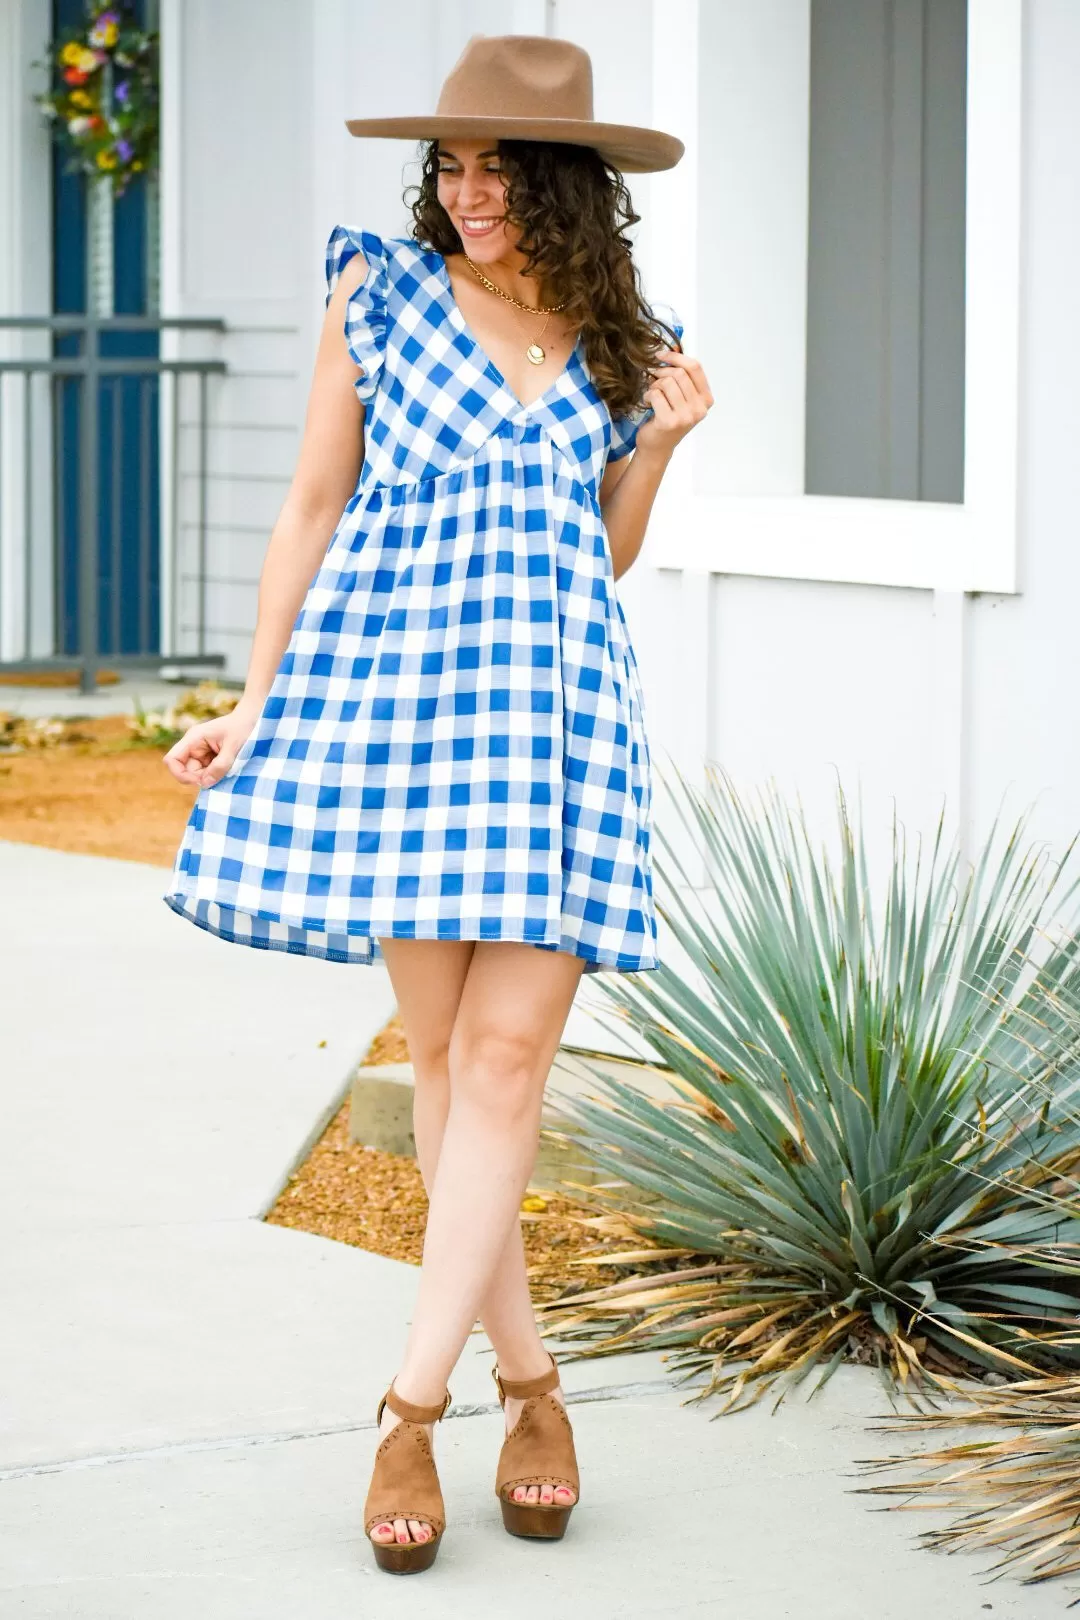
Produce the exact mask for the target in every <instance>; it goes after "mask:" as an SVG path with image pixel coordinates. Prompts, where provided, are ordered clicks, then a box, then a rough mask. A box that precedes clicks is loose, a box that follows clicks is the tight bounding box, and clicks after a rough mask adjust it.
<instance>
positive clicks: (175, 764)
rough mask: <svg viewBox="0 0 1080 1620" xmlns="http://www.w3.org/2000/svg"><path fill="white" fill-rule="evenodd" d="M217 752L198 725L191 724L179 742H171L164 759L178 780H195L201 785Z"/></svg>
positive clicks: (218, 750)
mask: <svg viewBox="0 0 1080 1620" xmlns="http://www.w3.org/2000/svg"><path fill="white" fill-rule="evenodd" d="M219 752H220V749H219V748H218V747H216V746H215V745H214V742H213V741H212V739H211V738H209V737H208V736H207V735H206V733H205V732H204V731H203V730H202V729H201V728H200V727H198V726H192V727H191V729H190V730H189V731H186V732H185V733H184V735H183V736H182V737H181V738H180V740H179V742H175V743H173V745H172V747H171V748H170V749H169V752H168V753H167V754H166V755H165V756H164V760H165V765H166V767H167V769H168V770H169V771H170V772H171V774H172V775H173V776H175V777H176V780H177V781H178V782H195V783H197V784H199V785H200V786H203V785H205V773H206V771H207V769H208V767H209V766H210V765H211V762H212V761H214V760H216V758H217V755H218V754H219Z"/></svg>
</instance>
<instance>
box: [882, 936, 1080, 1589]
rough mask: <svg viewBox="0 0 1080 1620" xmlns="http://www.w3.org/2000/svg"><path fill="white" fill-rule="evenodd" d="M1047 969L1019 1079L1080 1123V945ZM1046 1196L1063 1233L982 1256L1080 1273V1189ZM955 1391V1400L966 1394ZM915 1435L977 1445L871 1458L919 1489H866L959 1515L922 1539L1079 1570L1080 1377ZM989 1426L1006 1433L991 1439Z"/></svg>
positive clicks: (1068, 1340) (1030, 1570)
mask: <svg viewBox="0 0 1080 1620" xmlns="http://www.w3.org/2000/svg"><path fill="white" fill-rule="evenodd" d="M1047 969H1048V971H1047V972H1046V973H1045V974H1044V975H1043V977H1042V979H1041V981H1040V982H1039V983H1038V984H1037V986H1036V987H1035V991H1034V994H1033V995H1032V996H1031V997H1030V998H1029V999H1028V1001H1027V1003H1026V1005H1025V1008H1024V1014H1025V1016H1024V1019H1023V1022H1022V1023H1021V1025H1020V1026H1019V1029H1018V1034H1019V1036H1020V1038H1021V1046H1022V1054H1021V1072H1023V1074H1024V1076H1025V1079H1026V1080H1027V1082H1028V1083H1029V1084H1030V1085H1031V1086H1033V1087H1034V1088H1035V1089H1036V1090H1038V1089H1041V1090H1042V1092H1043V1096H1044V1101H1045V1105H1046V1107H1047V1109H1048V1110H1050V1109H1051V1108H1052V1109H1054V1110H1056V1111H1058V1112H1061V1111H1067V1112H1069V1113H1071V1114H1072V1115H1073V1117H1074V1122H1075V1117H1076V1114H1077V1105H1076V1102H1075V1100H1074V1099H1075V1087H1076V1062H1075V1057H1076V1053H1077V1051H1078V1049H1080V948H1078V947H1077V946H1076V945H1075V944H1073V943H1071V944H1070V945H1069V946H1067V947H1066V948H1065V950H1064V951H1061V952H1059V953H1057V954H1056V956H1055V958H1053V959H1052V961H1051V962H1050V963H1049V964H1047ZM1039 1196H1040V1198H1041V1200H1042V1201H1043V1203H1044V1207H1045V1208H1046V1209H1047V1210H1048V1211H1056V1212H1057V1215H1058V1218H1059V1236H1058V1238H1057V1239H1056V1240H1055V1241H1054V1242H1052V1243H1050V1244H1047V1243H1045V1242H1044V1243H1042V1244H1037V1245H1035V1246H1033V1247H1031V1248H1030V1249H1023V1248H1018V1247H1017V1246H1016V1245H1014V1244H1013V1243H1011V1242H1009V1241H1008V1240H1005V1239H996V1238H991V1239H989V1240H986V1241H985V1242H983V1243H981V1244H980V1245H979V1248H978V1250H977V1251H976V1252H981V1253H983V1254H985V1255H991V1254H993V1253H994V1252H995V1251H997V1252H999V1253H1000V1252H1002V1251H1004V1253H1005V1254H1006V1255H1007V1257H1008V1258H1009V1260H1010V1261H1013V1262H1016V1261H1019V1262H1020V1263H1021V1264H1023V1265H1027V1266H1029V1267H1030V1268H1031V1270H1032V1273H1033V1275H1035V1276H1038V1275H1039V1274H1045V1273H1050V1274H1051V1275H1053V1276H1055V1277H1062V1276H1064V1275H1067V1274H1071V1275H1072V1276H1074V1277H1075V1276H1077V1275H1080V1251H1078V1249H1077V1247H1076V1245H1075V1242H1074V1241H1073V1240H1072V1233H1073V1229H1074V1222H1075V1217H1076V1211H1077V1209H1078V1207H1080V1180H1078V1179H1077V1176H1076V1174H1075V1173H1072V1174H1068V1173H1066V1174H1063V1175H1062V1176H1061V1178H1060V1180H1059V1181H1058V1183H1057V1184H1056V1185H1053V1186H1048V1187H1047V1186H1043V1187H1041V1188H1040V1192H1039ZM1054 1343H1055V1345H1056V1347H1057V1348H1058V1349H1059V1350H1060V1351H1062V1352H1063V1353H1071V1352H1074V1351H1075V1349H1076V1347H1077V1346H1078V1345H1080V1319H1077V1318H1074V1319H1073V1321H1072V1322H1071V1323H1070V1324H1069V1325H1068V1326H1066V1327H1065V1328H1064V1329H1063V1330H1062V1331H1061V1333H1060V1334H1058V1335H1057V1337H1056V1339H1055V1340H1054ZM958 1393H959V1391H958ZM898 1421H908V1422H911V1421H915V1422H916V1423H917V1424H918V1426H919V1427H922V1428H926V1427H929V1428H932V1429H934V1430H940V1429H953V1428H955V1429H961V1430H970V1429H976V1430H978V1431H980V1433H979V1434H978V1437H977V1438H975V1439H972V1440H961V1441H959V1442H958V1443H955V1444H953V1445H950V1446H946V1447H944V1448H942V1449H940V1450H937V1451H932V1452H929V1453H926V1454H924V1455H922V1456H919V1457H914V1458H913V1457H911V1456H902V1457H895V1456H894V1457H885V1458H880V1459H874V1460H873V1461H872V1462H871V1463H870V1465H869V1466H870V1467H871V1468H873V1469H877V1470H884V1469H890V1470H895V1469H903V1470H904V1471H905V1473H910V1471H911V1468H912V1467H913V1466H914V1467H915V1469H916V1471H917V1476H918V1477H917V1478H916V1479H915V1480H914V1482H910V1483H902V1482H890V1483H889V1484H886V1485H875V1486H870V1487H867V1489H868V1490H869V1491H870V1492H871V1493H873V1494H878V1495H899V1496H902V1497H903V1498H904V1501H903V1502H902V1503H901V1504H899V1505H900V1506H901V1507H903V1508H905V1509H911V1508H931V1509H934V1510H935V1511H937V1512H940V1511H941V1510H946V1511H948V1512H952V1513H954V1514H956V1515H957V1517H956V1518H955V1519H954V1520H953V1521H952V1522H951V1523H949V1524H947V1525H946V1526H945V1527H944V1528H943V1529H935V1530H931V1531H928V1532H927V1533H926V1535H925V1536H924V1538H923V1539H924V1542H925V1543H926V1545H928V1546H930V1547H937V1548H943V1549H945V1550H947V1551H953V1550H959V1549H964V1550H967V1551H972V1550H976V1551H984V1550H992V1551H993V1552H995V1553H996V1554H997V1557H996V1559H995V1562H994V1565H993V1569H994V1571H995V1573H1004V1572H1006V1571H1008V1572H1011V1573H1014V1574H1020V1575H1023V1576H1024V1578H1025V1581H1026V1582H1027V1583H1034V1582H1037V1581H1045V1580H1049V1579H1051V1578H1052V1577H1056V1576H1062V1575H1069V1574H1074V1573H1075V1572H1076V1571H1077V1570H1080V1377H1077V1376H1076V1374H1075V1372H1066V1373H1061V1374H1058V1375H1052V1374H1051V1375H1046V1376H1043V1377H1041V1378H1034V1379H1025V1380H1023V1381H1019V1382H1015V1383H1011V1384H1010V1385H1009V1386H1008V1387H1006V1388H1004V1389H990V1390H986V1389H983V1390H980V1391H979V1392H978V1395H977V1397H976V1396H970V1397H969V1399H968V1400H967V1401H966V1402H965V1403H964V1404H963V1405H959V1406H958V1405H957V1404H956V1403H952V1404H951V1405H950V1406H949V1407H948V1408H947V1409H945V1410H943V1411H941V1412H937V1413H933V1414H928V1415H924V1416H920V1417H918V1418H917V1419H914V1420H910V1419H908V1420H904V1419H899V1420H898ZM987 1426H991V1430H997V1431H998V1433H997V1434H996V1435H994V1434H993V1433H991V1435H990V1436H989V1437H988V1436H987V1434H986V1432H985V1431H986V1429H987Z"/></svg>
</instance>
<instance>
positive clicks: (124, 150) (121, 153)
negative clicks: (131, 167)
mask: <svg viewBox="0 0 1080 1620" xmlns="http://www.w3.org/2000/svg"><path fill="white" fill-rule="evenodd" d="M134 150H135V148H134V147H133V146H132V144H131V142H130V141H125V140H123V139H121V140H119V141H117V143H116V155H117V157H118V158H119V159H120V161H121V163H126V162H127V160H128V158H129V157H130V156H131V154H132V153H133V152H134Z"/></svg>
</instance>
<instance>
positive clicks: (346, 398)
mask: <svg viewBox="0 0 1080 1620" xmlns="http://www.w3.org/2000/svg"><path fill="white" fill-rule="evenodd" d="M366 273H367V264H366V262H365V260H364V256H363V254H362V253H357V254H356V255H355V257H353V258H352V259H350V260H349V262H348V264H347V265H346V266H345V268H344V270H343V271H342V272H341V276H340V278H339V280H338V283H337V285H336V287H335V288H334V291H333V293H332V294H331V297H330V302H329V303H328V304H327V306H326V314H325V316H324V317H323V325H322V333H321V335H320V338H319V347H318V350H317V352H316V355H315V368H314V373H313V376H312V381H311V392H310V394H309V396H308V404H307V413H306V416H305V420H304V430H303V435H302V437H301V441H300V450H299V453H298V455H297V460H296V470H295V472H294V473H293V477H292V482H291V483H290V485H289V491H288V494H287V495H286V497H285V501H284V504H283V505H282V508H281V511H280V513H279V514H278V518H277V521H276V522H275V524H274V527H273V530H272V531H271V534H270V541H269V544H268V545H267V548H266V555H265V557H264V559H263V566H262V572H261V574H260V576H259V596H258V613H257V617H256V624H255V635H254V637H253V639H252V643H251V655H250V658H249V660H248V672H247V679H246V681H245V683H244V691H243V695H242V696H241V698H240V701H239V703H238V704H237V705H236V708H235V709H233V711H232V713H231V714H228V715H225V716H224V717H222V718H221V719H219V720H212V721H207V722H205V723H204V724H203V725H198V726H193V727H192V728H191V729H190V730H189V731H187V732H185V734H184V736H183V737H181V739H180V741H179V742H178V743H176V744H175V745H174V746H173V747H172V748H171V749H170V750H169V752H168V753H167V754H166V755H165V764H166V766H167V767H168V769H169V770H170V771H171V773H172V775H173V776H175V777H176V779H177V781H180V782H193V783H197V784H198V786H199V787H210V786H211V785H212V784H213V783H214V782H217V781H219V780H220V778H221V777H222V776H224V775H225V772H226V771H227V770H228V769H229V766H230V765H231V764H232V762H233V760H234V759H235V757H236V753H237V749H238V748H239V747H240V744H241V743H242V742H243V740H244V738H245V737H246V736H247V735H248V733H249V732H250V730H251V728H252V726H253V725H254V723H255V721H256V720H257V718H258V715H259V711H260V709H261V708H262V706H263V703H264V702H265V701H266V696H267V693H268V692H269V691H270V687H271V684H272V682H273V679H274V675H275V673H276V672H277V668H278V665H279V664H280V662H281V659H282V655H283V654H284V652H285V649H286V647H287V646H288V644H289V637H290V635H291V634H292V627H293V625H294V623H295V622H296V615H297V614H298V613H299V611H300V607H301V604H302V603H303V600H304V597H305V595H306V593H307V589H308V586H309V585H310V583H311V580H312V577H313V576H314V574H315V573H316V571H317V570H318V567H319V564H320V563H321V561H322V559H323V557H324V556H325V554H326V548H327V546H328V545H329V543H330V538H331V536H332V534H333V532H334V530H335V528H336V527H337V525H338V523H339V522H340V520H341V514H342V513H343V512H344V510H345V507H346V504H347V502H348V500H349V497H350V496H351V495H352V493H353V490H354V489H355V488H356V480H357V478H358V477H359V474H360V468H361V466H362V465H363V460H364V407H363V405H362V404H361V403H360V400H359V398H358V397H357V393H356V390H355V388H354V386H353V384H354V383H355V381H356V379H357V377H358V376H360V375H361V372H360V368H359V367H358V366H357V365H356V363H355V361H354V360H353V358H352V356H351V355H350V353H349V350H348V346H347V344H346V341H345V330H344V326H345V307H346V305H347V304H348V301H349V299H350V297H351V296H352V294H353V293H354V292H355V291H356V288H357V287H358V286H359V284H360V282H361V281H362V280H363V278H364V276H365V274H366Z"/></svg>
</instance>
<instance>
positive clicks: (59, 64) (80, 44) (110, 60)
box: [34, 0, 158, 194]
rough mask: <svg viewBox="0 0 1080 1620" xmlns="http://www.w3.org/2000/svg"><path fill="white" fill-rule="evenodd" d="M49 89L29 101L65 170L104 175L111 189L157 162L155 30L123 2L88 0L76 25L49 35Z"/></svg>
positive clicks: (123, 185) (153, 168)
mask: <svg viewBox="0 0 1080 1620" xmlns="http://www.w3.org/2000/svg"><path fill="white" fill-rule="evenodd" d="M34 65H35V67H44V68H47V69H48V70H49V72H50V76H51V81H52V82H51V85H50V88H49V89H48V90H47V91H45V92H44V93H42V94H40V95H36V96H35V97H34V100H35V101H36V102H37V103H38V105H39V106H40V107H41V108H42V110H43V112H44V113H45V115H46V117H47V118H49V119H51V120H52V121H53V127H54V129H55V132H56V137H57V139H58V140H59V141H61V142H62V143H63V144H64V145H65V146H67V147H68V148H69V150H70V153H71V161H70V162H69V163H68V164H67V165H66V168H67V170H68V171H69V172H70V171H71V170H77V171H81V172H82V173H83V174H87V175H92V176H94V178H95V179H101V178H103V177H107V178H108V179H109V180H110V181H111V182H112V187H113V190H114V192H115V193H117V194H120V193H121V192H123V191H124V190H125V188H126V187H127V185H128V184H129V182H130V181H131V179H132V178H133V176H135V175H136V174H140V173H147V174H152V173H155V172H156V170H157V162H158V35H157V34H156V33H146V32H144V31H143V30H142V29H141V28H139V27H138V26H137V25H136V22H135V19H134V18H133V17H132V16H131V14H130V12H128V11H127V10H126V9H125V8H124V7H123V6H118V5H107V6H103V5H101V4H100V0H99V3H98V4H96V5H95V4H93V3H92V0H91V4H90V5H88V7H87V21H86V23H85V24H84V26H83V27H82V28H81V29H68V30H67V31H66V33H65V34H64V35H63V37H62V38H60V39H58V40H55V41H53V43H52V44H51V45H50V47H49V54H48V58H47V59H46V60H45V61H44V62H36V63H35V64H34Z"/></svg>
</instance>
